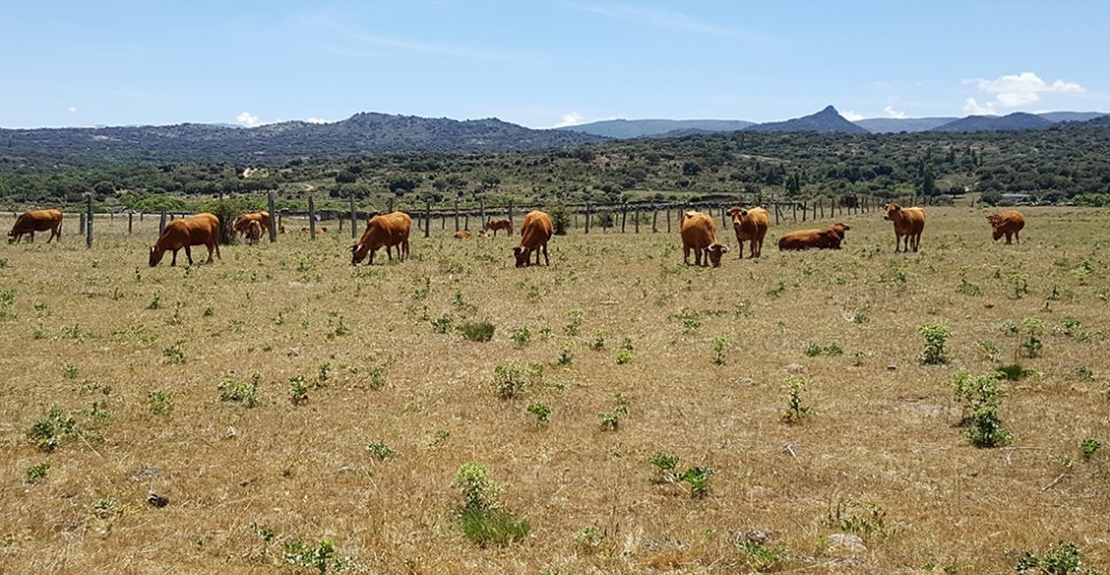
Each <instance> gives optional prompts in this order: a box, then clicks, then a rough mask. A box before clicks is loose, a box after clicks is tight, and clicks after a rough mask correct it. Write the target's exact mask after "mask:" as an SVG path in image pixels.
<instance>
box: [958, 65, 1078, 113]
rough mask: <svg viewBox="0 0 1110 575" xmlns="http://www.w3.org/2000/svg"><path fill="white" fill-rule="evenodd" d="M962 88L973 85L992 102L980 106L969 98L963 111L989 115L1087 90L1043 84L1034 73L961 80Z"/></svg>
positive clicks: (1064, 84)
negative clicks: (1047, 97) (1045, 97)
mask: <svg viewBox="0 0 1110 575" xmlns="http://www.w3.org/2000/svg"><path fill="white" fill-rule="evenodd" d="M963 83H964V84H974V85H975V86H976V88H978V90H979V91H980V92H983V93H986V94H989V95H990V96H991V97H992V98H993V101H987V102H986V103H984V104H979V102H978V101H976V100H975V98H968V99H967V100H965V103H964V111H968V110H969V109H971V110H977V111H978V112H979V113H991V114H993V113H994V112H995V110H997V109H999V108H1003V109H1004V108H1011V109H1012V108H1020V107H1024V106H1029V105H1031V104H1035V103H1037V102H1039V101H1040V100H1041V95H1042V94H1052V93H1084V92H1086V91H1087V90H1086V89H1085V88H1084V87H1083V86H1080V85H1079V84H1077V83H1075V82H1065V81H1064V80H1056V81H1055V82H1052V83H1051V84H1049V83H1047V82H1045V81H1044V80H1042V79H1041V78H1040V77H1039V76H1037V74H1035V73H1033V72H1022V73H1020V74H1009V75H1005V76H999V77H998V78H995V79H993V80H985V79H981V78H977V79H972V80H964V81H963Z"/></svg>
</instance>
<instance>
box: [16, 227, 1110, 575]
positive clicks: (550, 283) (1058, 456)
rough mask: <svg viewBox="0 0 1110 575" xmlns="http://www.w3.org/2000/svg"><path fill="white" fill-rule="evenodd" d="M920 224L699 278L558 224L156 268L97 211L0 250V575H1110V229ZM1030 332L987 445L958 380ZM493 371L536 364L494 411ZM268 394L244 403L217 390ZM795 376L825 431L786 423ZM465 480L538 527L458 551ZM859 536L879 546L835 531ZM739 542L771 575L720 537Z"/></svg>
mask: <svg viewBox="0 0 1110 575" xmlns="http://www.w3.org/2000/svg"><path fill="white" fill-rule="evenodd" d="M928 217H929V220H928V223H927V226H926V231H925V235H924V236H923V239H922V248H921V249H922V251H921V252H920V253H918V254H909V255H902V254H895V253H894V252H893V250H894V246H893V243H894V238H893V232H892V231H891V229H890V224H889V223H886V222H883V221H882V220H881V216H880V215H879V214H875V213H872V214H863V215H855V216H848V217H845V218H843V219H844V221H846V222H847V223H849V224H850V225H851V227H852V230H851V231H850V232H849V233H848V237H847V240H846V243H845V245H844V247H845V249H844V250H842V251H840V252H812V253H780V252H778V251H777V250H774V249H773V248H768V249H767V250H765V252H764V257H763V258H762V259H761V260H755V261H753V260H744V261H740V262H738V261H736V260H735V259H727V258H726V260H725V261H724V262H723V264H722V267H721V268H720V269H715V270H714V269H699V268H695V267H692V266H691V267H687V266H683V265H682V257H681V245H680V243H679V241H678V236H677V233H675V234H673V235H664V234H656V235H652V234H648V233H644V234H639V235H633V234H627V235H619V234H613V233H609V234H599V233H591V234H590V235H588V236H587V235H581V234H580V233H579V234H573V233H572V234H571V235H570V236H566V237H557V238H555V239H554V241H553V242H552V246H551V247H552V258H551V259H552V265H551V267H550V268H542V267H541V268H530V269H526V270H520V269H515V268H514V267H513V265H512V263H513V262H512V257H511V247H512V245H514V244H513V243H512V242H513V240H511V239H506V238H502V237H499V238H495V239H486V238H474V239H470V240H456V239H452V238H450V237H449V234H446V235H445V234H442V233H434V234H433V237H432V238H430V239H424V238H422V237H415V238H414V239H413V245H412V258H411V259H410V260H409V261H406V262H404V263H396V262H395V263H392V264H388V265H377V266H373V267H365V266H360V267H357V268H352V267H351V266H350V256H349V252H348V251H347V250H346V247H347V246H348V245H349V244H350V239H349V236H348V235H347V234H346V233H343V234H339V233H328V234H324V235H321V237H320V238H319V239H318V240H317V241H316V242H309V241H308V240H307V238H305V237H301V236H298V235H295V234H294V235H290V236H282V237H281V238H280V241H279V242H278V243H276V244H268V243H265V242H264V243H263V244H262V245H259V246H254V247H248V246H229V247H226V248H224V249H223V250H222V253H223V260H222V261H218V262H216V263H215V264H213V265H199V266H194V267H177V268H170V267H168V266H167V265H165V264H163V265H162V266H160V267H157V268H153V269H151V268H148V267H147V265H146V254H147V248H148V246H149V244H150V243H152V242H153V240H154V235H155V233H154V232H155V231H156V226H157V223H156V222H155V221H153V219H148V220H146V221H145V222H144V223H143V224H142V225H141V226H140V225H139V224H138V222H136V231H137V233H136V235H134V236H130V237H128V236H127V235H126V221H121V220H116V221H114V222H98V223H97V227H96V230H97V233H98V239H97V244H96V246H95V248H94V249H93V250H91V251H87V250H85V249H84V242H83V241H82V239H79V238H77V237H76V236H75V235H73V234H69V235H66V236H64V238H63V242H62V244H61V245H56V244H50V245H47V244H46V243H45V242H36V243H34V244H30V245H28V244H20V245H6V244H5V245H3V246H0V265H2V266H3V267H0V292H3V293H5V294H8V295H6V296H5V297H6V300H5V301H7V302H8V303H3V302H0V305H2V307H0V372H2V373H3V375H4V377H3V378H0V457H2V458H3V461H4V462H5V465H3V466H0V489H2V490H3V493H2V495H3V496H2V497H0V517H3V518H4V521H3V522H2V524H0V536H2V541H3V543H2V544H0V565H3V566H4V569H2V570H3V571H6V572H12V573H30V572H82V571H84V572H114V571H119V572H126V571H134V572H153V571H161V570H172V571H182V572H193V573H214V572H219V573H228V574H231V573H272V572H274V571H275V569H276V568H277V567H278V566H280V565H283V564H284V562H285V560H284V557H283V551H282V543H288V542H291V541H301V542H303V543H305V544H306V545H309V546H315V545H317V544H319V543H320V542H321V541H322V540H325V539H326V540H330V541H332V542H334V545H335V549H336V553H337V554H338V555H340V556H343V557H347V558H349V559H350V560H351V561H353V563H354V565H355V566H354V570H355V571H359V572H370V573H378V572H380V573H399V572H410V573H479V572H487V573H532V574H534V573H539V572H541V571H544V570H550V571H551V572H558V573H572V572H573V573H603V572H604V573H639V572H644V571H647V570H650V569H660V570H670V571H672V572H676V573H736V572H743V571H747V570H753V569H767V570H786V571H789V570H804V571H806V572H813V573H821V572H834V571H845V570H850V571H852V572H862V573H890V572H924V571H928V570H930V569H931V570H933V571H941V570H944V569H952V570H954V571H955V572H960V573H980V572H1007V571H1012V570H1013V569H1014V565H1015V563H1016V561H1017V559H1018V557H1020V555H1021V552H1022V551H1025V550H1030V551H1041V550H1044V549H1046V548H1048V547H1049V546H1051V545H1055V544H1056V543H1057V542H1058V541H1071V542H1074V543H1076V544H1077V545H1078V546H1079V547H1080V549H1081V550H1082V551H1083V552H1084V554H1085V556H1086V558H1087V559H1088V562H1087V564H1088V565H1091V566H1095V567H1099V568H1101V569H1104V570H1106V569H1110V540H1108V538H1107V535H1106V527H1105V524H1106V518H1107V517H1108V516H1110V497H1108V493H1107V491H1108V487H1110V455H1108V454H1107V453H1106V452H1105V451H1100V452H1096V453H1095V454H1094V455H1093V456H1092V457H1091V458H1090V459H1089V460H1087V459H1084V458H1083V457H1082V454H1081V452H1080V449H1079V442H1080V441H1081V440H1083V439H1085V438H1088V437H1090V438H1094V439H1098V440H1102V441H1107V440H1110V419H1108V416H1107V413H1108V412H1110V411H1108V406H1110V399H1108V397H1107V390H1108V387H1107V380H1106V377H1105V376H1106V375H1107V374H1110V357H1108V355H1110V354H1107V328H1106V327H1105V326H1106V325H1107V321H1108V319H1110V309H1108V303H1107V298H1108V297H1110V282H1108V259H1107V255H1106V254H1107V251H1106V248H1107V244H1108V243H1110V239H1108V238H1106V236H1105V231H1104V230H1106V229H1107V226H1108V225H1110V215H1108V214H1107V213H1106V212H1102V211H1095V210H1078V209H1060V208H1056V209H1030V210H1027V219H1028V225H1027V228H1026V230H1023V233H1022V244H1021V245H1020V246H1018V245H1014V246H1005V245H1003V244H1001V243H992V242H991V241H990V235H989V233H990V230H989V227H988V226H987V224H986V222H985V221H984V219H983V214H982V213H981V212H980V211H978V210H970V209H967V208H947V209H945V208H931V209H929V216H928ZM152 226H153V227H152ZM437 227H438V226H437ZM800 227H804V226H803V225H801V224H798V225H789V226H787V225H782V226H773V227H772V230H771V233H770V235H771V238H769V240H771V239H775V238H777V237H778V236H779V235H780V234H781V233H784V232H785V231H789V230H791V229H796V228H800ZM330 228H331V226H330V225H329V229H330ZM69 229H75V228H74V227H70V228H69ZM725 231H728V230H725ZM434 232H439V230H434ZM720 235H721V237H722V238H728V239H729V240H730V243H734V239H732V238H729V236H730V234H726V233H722V234H720ZM768 245H773V243H769V244H768ZM383 259H384V258H383ZM969 286H970V287H969ZM973 288H974V289H973ZM448 316H449V319H450V326H457V325H459V324H460V323H461V322H463V321H475V322H479V321H488V322H490V323H492V324H493V325H494V326H495V327H496V331H495V334H494V337H493V339H492V341H489V342H473V341H468V340H466V339H465V338H464V337H463V336H461V335H459V334H458V333H457V331H455V330H454V329H446V333H436V329H435V326H434V323H435V322H436V321H437V320H439V322H440V323H439V325H440V326H441V327H444V326H446V325H447V319H444V318H446V317H448ZM1026 318H1035V319H1039V320H1040V321H1041V322H1043V325H1044V326H1045V333H1044V334H1043V335H1041V336H1040V338H1039V339H1040V340H1041V341H1042V343H1043V348H1042V349H1041V350H1040V354H1039V356H1038V357H1035V358H1026V357H1022V356H1020V355H1018V356H1017V359H1018V361H1020V363H1021V364H1022V366H1023V367H1025V368H1028V369H1032V370H1035V371H1036V373H1035V374H1034V375H1033V376H1031V377H1028V378H1025V379H1022V380H1020V381H1017V382H1011V383H1008V384H1007V387H1008V395H1007V396H1006V398H1005V400H1004V403H1003V407H1002V410H1001V416H1002V419H1003V421H1004V423H1005V424H1006V425H1007V427H1008V428H1009V429H1010V430H1011V431H1012V432H1013V434H1014V439H1013V442H1012V443H1011V444H1010V445H1009V446H1008V447H1006V448H996V449H977V448H975V447H972V446H971V445H970V444H969V443H968V441H967V440H966V439H965V438H964V437H963V435H962V429H960V428H959V427H957V424H958V423H959V420H960V416H961V406H960V405H959V404H958V403H956V401H955V400H954V398H953V392H952V389H951V388H950V387H949V386H948V382H949V380H950V379H951V377H952V375H953V374H954V373H955V372H956V371H957V370H958V369H960V368H967V369H970V370H972V371H973V372H976V373H985V372H987V371H989V370H990V369H992V368H994V367H995V366H997V365H1001V364H1004V363H1012V362H1013V361H1014V357H1015V353H1020V351H1021V348H1020V347H1019V345H1020V343H1021V341H1022V339H1021V333H1019V334H1017V335H1015V334H1013V333H1009V332H1008V331H1007V326H1008V325H1009V324H1007V322H1011V323H1012V324H1013V325H1017V326H1021V324H1022V321H1023V320H1024V319H1026ZM926 323H937V324H943V325H945V326H947V327H948V328H949V329H950V330H951V334H952V335H951V337H950V338H949V339H948V340H947V342H946V348H947V351H948V357H949V362H948V363H947V364H943V365H935V366H922V365H919V364H918V362H917V356H918V354H919V353H921V351H922V350H923V348H924V340H923V339H922V336H921V335H920V334H919V333H918V329H919V327H920V326H921V325H923V324H926ZM1067 325H1070V326H1071V327H1067ZM521 328H527V329H528V332H529V333H530V334H531V337H530V338H527V341H524V342H521V341H519V340H520V339H522V338H518V341H514V340H513V338H512V336H513V334H514V332H517V331H518V330H521ZM1065 328H1066V329H1065ZM1068 332H1070V335H1069V333H1068ZM721 336H724V337H721ZM980 342H990V344H992V345H993V348H994V349H996V350H997V352H995V353H994V357H993V358H992V357H991V355H992V354H991V352H990V351H989V349H990V346H986V345H985V344H982V345H981V344H980ZM726 344H727V345H726ZM807 348H814V349H821V350H824V351H822V352H821V353H817V354H815V355H807V353H806V350H807ZM833 348H839V350H840V351H841V352H842V353H840V354H836V353H835V352H827V353H826V351H828V350H831V349H833ZM984 348H986V349H987V350H988V351H984ZM622 354H623V357H622V361H618V356H621V355H622ZM560 360H562V361H560ZM508 362H516V363H517V364H518V365H519V366H520V368H521V369H522V370H524V371H527V370H529V369H535V370H537V371H538V369H539V368H530V367H529V366H531V365H533V364H538V365H542V375H540V374H538V373H536V374H534V377H531V378H530V379H529V380H528V382H527V385H526V386H525V387H524V390H523V393H521V394H519V395H518V396H516V397H514V398H512V399H500V398H499V396H498V390H497V381H496V377H495V369H496V368H497V366H499V365H502V364H505V363H508ZM323 364H327V368H326V369H325V371H326V375H327V377H326V378H325V381H324V382H322V383H321V382H320V381H319V380H320V379H321V378H320V373H321V366H322V365H323ZM67 366H68V367H67ZM254 372H257V373H258V374H259V375H260V385H259V387H258V389H257V395H256V397H257V401H258V405H257V406H255V407H247V406H246V405H245V403H244V402H242V401H238V402H237V401H222V400H221V391H220V388H219V385H220V383H221V382H222V381H224V380H225V378H226V379H227V380H228V382H229V384H234V383H244V384H245V383H248V382H250V380H251V376H252V374H253V373H254ZM298 376H303V378H304V382H305V383H306V385H307V388H306V391H305V393H304V397H303V398H302V399H304V400H303V401H298V402H294V401H293V396H294V392H293V389H292V387H291V385H290V379H291V378H296V377H298ZM792 377H802V378H805V379H806V381H807V382H808V385H807V387H806V389H805V390H804V391H803V395H802V400H803V402H804V404H805V405H807V406H809V407H812V409H813V412H812V413H811V414H809V415H807V416H806V417H805V418H803V420H802V421H801V422H800V423H796V424H793V425H790V424H786V423H784V422H783V420H782V417H781V416H782V412H783V411H784V410H786V409H787V407H788V400H789V395H788V389H787V387H786V383H787V381H788V380H789V379H790V378H792ZM225 389H226V386H225ZM618 396H619V397H618ZM159 398H160V400H159ZM537 403H542V404H544V405H546V406H548V407H549V408H550V415H549V421H548V422H547V423H542V422H539V421H538V418H537V416H536V415H535V414H534V413H529V412H528V411H527V407H528V406H529V405H531V404H537ZM155 405H160V406H161V408H160V411H161V413H155V411H156V410H158V409H156V408H155V407H154V406H155ZM621 405H624V406H625V408H626V411H627V412H626V413H624V412H621V411H618V407H620V406H621ZM51 408H57V409H59V410H60V411H61V412H62V414H63V415H64V416H67V417H72V418H73V419H74V422H75V423H76V425H77V427H78V429H80V430H81V433H80V434H78V435H73V436H66V437H63V438H61V442H60V444H59V446H58V447H57V449H56V450H55V451H54V452H52V453H46V452H43V451H41V450H40V449H39V448H38V447H37V446H36V443H35V441H34V440H32V439H31V438H29V437H28V434H27V432H28V430H29V429H30V428H31V427H32V426H33V425H34V424H35V423H36V422H39V421H41V420H43V419H44V418H46V416H47V414H48V412H49V411H50V409H51ZM602 414H610V415H613V414H616V415H617V417H618V419H619V426H618V427H617V428H616V429H615V430H611V429H610V430H606V429H605V428H603V425H602V419H601V417H600V416H601V415H602ZM370 445H376V446H378V447H377V448H375V449H372V450H368V449H367V447H368V446H370ZM381 446H386V447H388V448H389V451H391V452H392V455H391V456H387V457H380V456H378V455H376V454H380V453H384V452H385V451H384V450H383V449H382V447H381ZM658 453H665V454H669V455H672V456H675V457H678V458H679V462H678V467H679V468H680V470H683V469H686V468H689V467H709V468H712V469H713V470H714V473H713V474H712V475H711V476H710V477H709V480H708V487H709V488H708V493H707V494H706V495H705V496H704V497H694V496H692V495H693V494H692V492H691V489H690V488H689V486H688V485H687V484H685V483H683V482H670V481H660V480H659V479H658V478H659V473H658V470H657V469H656V467H655V466H653V465H652V464H651V463H650V459H651V458H652V456H653V455H655V454H658ZM467 462H479V463H481V464H483V465H484V466H486V467H487V468H488V470H489V473H490V478H491V479H492V480H493V481H494V482H496V483H497V484H499V485H500V486H501V487H502V491H501V493H500V496H499V501H500V503H501V506H502V509H504V510H506V511H507V512H509V513H511V514H512V515H513V516H514V517H516V518H520V519H525V520H527V521H528V523H529V524H530V526H531V531H530V533H529V535H528V536H527V538H526V540H525V541H524V542H522V543H517V544H512V545H510V546H507V547H503V548H502V547H491V548H485V549H482V548H478V547H477V546H475V545H473V544H472V543H470V542H469V541H467V540H466V538H465V537H464V536H463V534H462V530H461V528H460V526H459V523H458V521H457V520H456V518H455V511H456V510H457V509H458V508H459V506H460V505H461V504H462V503H463V499H462V496H461V494H460V493H459V492H458V491H457V490H455V489H452V488H451V481H452V478H453V477H454V475H455V473H456V471H457V470H458V469H459V468H460V466H462V465H463V464H465V463H467ZM42 463H49V468H48V469H47V470H46V472H45V475H44V476H43V477H41V478H38V479H37V480H36V481H34V482H29V481H28V470H29V469H31V468H33V467H35V466H38V465H40V464H42ZM1046 487H1047V488H1046ZM150 492H154V493H156V494H158V495H160V496H163V497H166V498H168V501H169V502H168V505H166V506H165V507H161V508H158V507H155V506H153V505H150V504H149V503H148V502H147V497H148V493H150ZM845 530H848V531H852V532H855V533H856V534H859V535H861V537H862V538H863V540H864V542H865V544H866V546H867V550H866V551H865V552H862V553H854V554H848V555H849V556H848V557H845V553H843V552H841V551H838V550H837V549H836V548H835V547H834V546H831V545H830V544H829V543H828V539H827V538H828V536H829V535H832V534H835V533H841V532H845ZM753 531H763V532H769V533H764V535H767V539H766V540H765V541H764V543H762V544H761V545H763V546H764V548H765V549H770V550H777V551H778V554H777V555H776V559H775V561H774V562H773V563H772V564H770V565H769V564H767V563H760V562H759V561H757V560H755V559H753V553H752V552H751V549H753V547H752V546H751V545H750V544H748V545H747V547H746V548H742V547H741V546H740V545H738V542H739V541H743V540H744V538H745V534H747V533H749V532H753ZM260 534H265V535H266V537H265V538H264V537H263V536H262V535H260ZM266 539H270V542H269V543H267V541H266ZM761 540H762V539H761ZM306 572H307V568H306Z"/></svg>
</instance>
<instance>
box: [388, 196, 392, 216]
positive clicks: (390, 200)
mask: <svg viewBox="0 0 1110 575" xmlns="http://www.w3.org/2000/svg"><path fill="white" fill-rule="evenodd" d="M389 213H391V214H392V213H393V198H389Z"/></svg>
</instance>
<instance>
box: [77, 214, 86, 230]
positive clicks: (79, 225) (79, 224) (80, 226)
mask: <svg viewBox="0 0 1110 575" xmlns="http://www.w3.org/2000/svg"><path fill="white" fill-rule="evenodd" d="M78 218H79V219H78V220H77V233H79V234H81V235H85V218H86V216H85V213H84V212H82V213H81V214H79V215H78Z"/></svg>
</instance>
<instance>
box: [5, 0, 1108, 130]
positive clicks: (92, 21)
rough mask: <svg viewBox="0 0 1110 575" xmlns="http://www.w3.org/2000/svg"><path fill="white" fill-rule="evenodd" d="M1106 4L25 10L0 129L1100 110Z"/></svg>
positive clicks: (438, 1) (191, 2)
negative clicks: (368, 116) (366, 116)
mask: <svg viewBox="0 0 1110 575" xmlns="http://www.w3.org/2000/svg"><path fill="white" fill-rule="evenodd" d="M1108 23H1110V2H1101V1H1097V0H1089V1H1077V0H1062V1H1057V2H1051V3H1050V2H1044V1H1038V2H1032V1H1023V0H1010V1H1003V0H999V1H977V0H961V1H955V0H930V1H928V2H926V1H921V2H916V1H914V2H897V1H885V2H880V1H862V0H861V1H853V0H842V1H840V2H819V1H802V0H779V1H775V2H769V1H758V2H755V1H752V2H749V1H742V0H735V1H723V0H722V1H710V0H686V1H684V2H658V1H657V2H644V1H638V0H626V1H614V2H609V1H606V0H516V1H501V0H486V1H482V0H473V1H463V0H458V1H453V0H405V1H401V0H394V1H374V0H364V1H354V0H350V1H348V0H335V1H332V2H289V1H282V0H270V1H265V2H261V1H236V0H221V1H209V0H182V1H179V2H178V1H172V0H168V1H160V0H96V1H84V0H72V1H63V0H28V1H12V2H5V3H4V6H3V7H2V8H0V28H2V30H3V34H0V53H2V54H4V57H3V58H0V127H4V128H37V127H63V126H94V125H135V124H156V125H157V124H176V123H181V122H205V123H229V124H241V125H258V124H262V123H270V122H277V121H285V120H306V121H337V120H342V119H345V118H348V117H350V116H351V115H353V114H355V113H358V112H382V113H388V114H404V115H415V116H426V117H446V118H453V119H457V120H465V119H478V118H491V117H496V118H500V119H502V120H504V121H507V122H512V123H515V124H520V125H523V126H528V127H531V128H549V127H554V126H559V125H566V124H570V123H584V122H592V121H598V120H606V119H614V118H625V119H647V118H669V119H735V120H749V121H755V122H768V121H777V120H785V119H789V118H794V117H798V116H803V115H807V114H811V113H813V112H816V111H818V110H820V109H821V108H824V107H825V106H826V105H829V104H832V105H833V106H836V108H837V109H838V110H839V111H840V112H841V114H843V115H844V116H846V117H848V118H849V119H855V118H863V117H868V118H871V117H927V116H964V115H967V114H972V113H979V114H982V113H994V114H1006V113H1010V112H1014V111H1027V112H1037V111H1059V110H1071V111H1103V112H1107V111H1110V74H1107V73H1106V72H1105V71H1106V69H1107V67H1106V63H1105V55H1106V54H1110V33H1107V30H1106V26H1107V24H1108Z"/></svg>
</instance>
